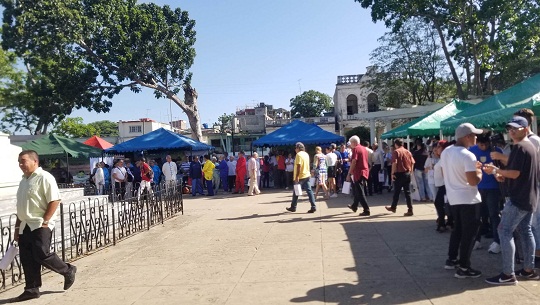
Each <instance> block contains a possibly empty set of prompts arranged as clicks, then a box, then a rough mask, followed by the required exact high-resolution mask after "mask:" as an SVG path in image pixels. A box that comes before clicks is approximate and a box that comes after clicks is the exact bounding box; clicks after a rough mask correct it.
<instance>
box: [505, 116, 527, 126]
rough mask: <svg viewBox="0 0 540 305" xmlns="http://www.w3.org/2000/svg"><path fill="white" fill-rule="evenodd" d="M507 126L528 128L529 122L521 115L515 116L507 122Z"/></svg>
mask: <svg viewBox="0 0 540 305" xmlns="http://www.w3.org/2000/svg"><path fill="white" fill-rule="evenodd" d="M506 126H512V127H515V128H521V127H523V128H526V127H529V122H527V119H525V118H524V117H520V116H515V117H513V118H512V119H511V120H510V121H508V123H506Z"/></svg>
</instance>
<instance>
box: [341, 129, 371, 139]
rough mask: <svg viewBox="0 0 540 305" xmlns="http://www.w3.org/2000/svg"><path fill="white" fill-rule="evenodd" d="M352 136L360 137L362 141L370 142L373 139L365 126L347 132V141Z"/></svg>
mask: <svg viewBox="0 0 540 305" xmlns="http://www.w3.org/2000/svg"><path fill="white" fill-rule="evenodd" d="M352 136H358V137H359V138H360V141H369V139H370V138H371V134H370V132H369V128H367V127H364V126H357V127H354V128H353V129H351V130H349V131H346V132H345V139H347V141H348V140H349V139H350V138H351V137H352Z"/></svg>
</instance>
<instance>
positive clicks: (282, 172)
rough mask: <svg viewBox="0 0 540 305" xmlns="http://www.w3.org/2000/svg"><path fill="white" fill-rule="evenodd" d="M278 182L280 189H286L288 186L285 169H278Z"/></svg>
mask: <svg viewBox="0 0 540 305" xmlns="http://www.w3.org/2000/svg"><path fill="white" fill-rule="evenodd" d="M277 181H278V187H279V188H285V187H286V186H287V183H286V182H285V170H284V169H278V170H277Z"/></svg>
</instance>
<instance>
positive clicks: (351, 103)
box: [347, 94, 358, 115]
mask: <svg viewBox="0 0 540 305" xmlns="http://www.w3.org/2000/svg"><path fill="white" fill-rule="evenodd" d="M357 113H358V98H357V97H356V95H354V94H350V95H349V96H347V115H353V114H357Z"/></svg>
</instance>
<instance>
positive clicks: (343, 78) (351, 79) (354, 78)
mask: <svg viewBox="0 0 540 305" xmlns="http://www.w3.org/2000/svg"><path fill="white" fill-rule="evenodd" d="M361 78H362V74H355V75H340V76H338V77H337V84H338V85H344V84H355V83H359V82H360V79H361Z"/></svg>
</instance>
